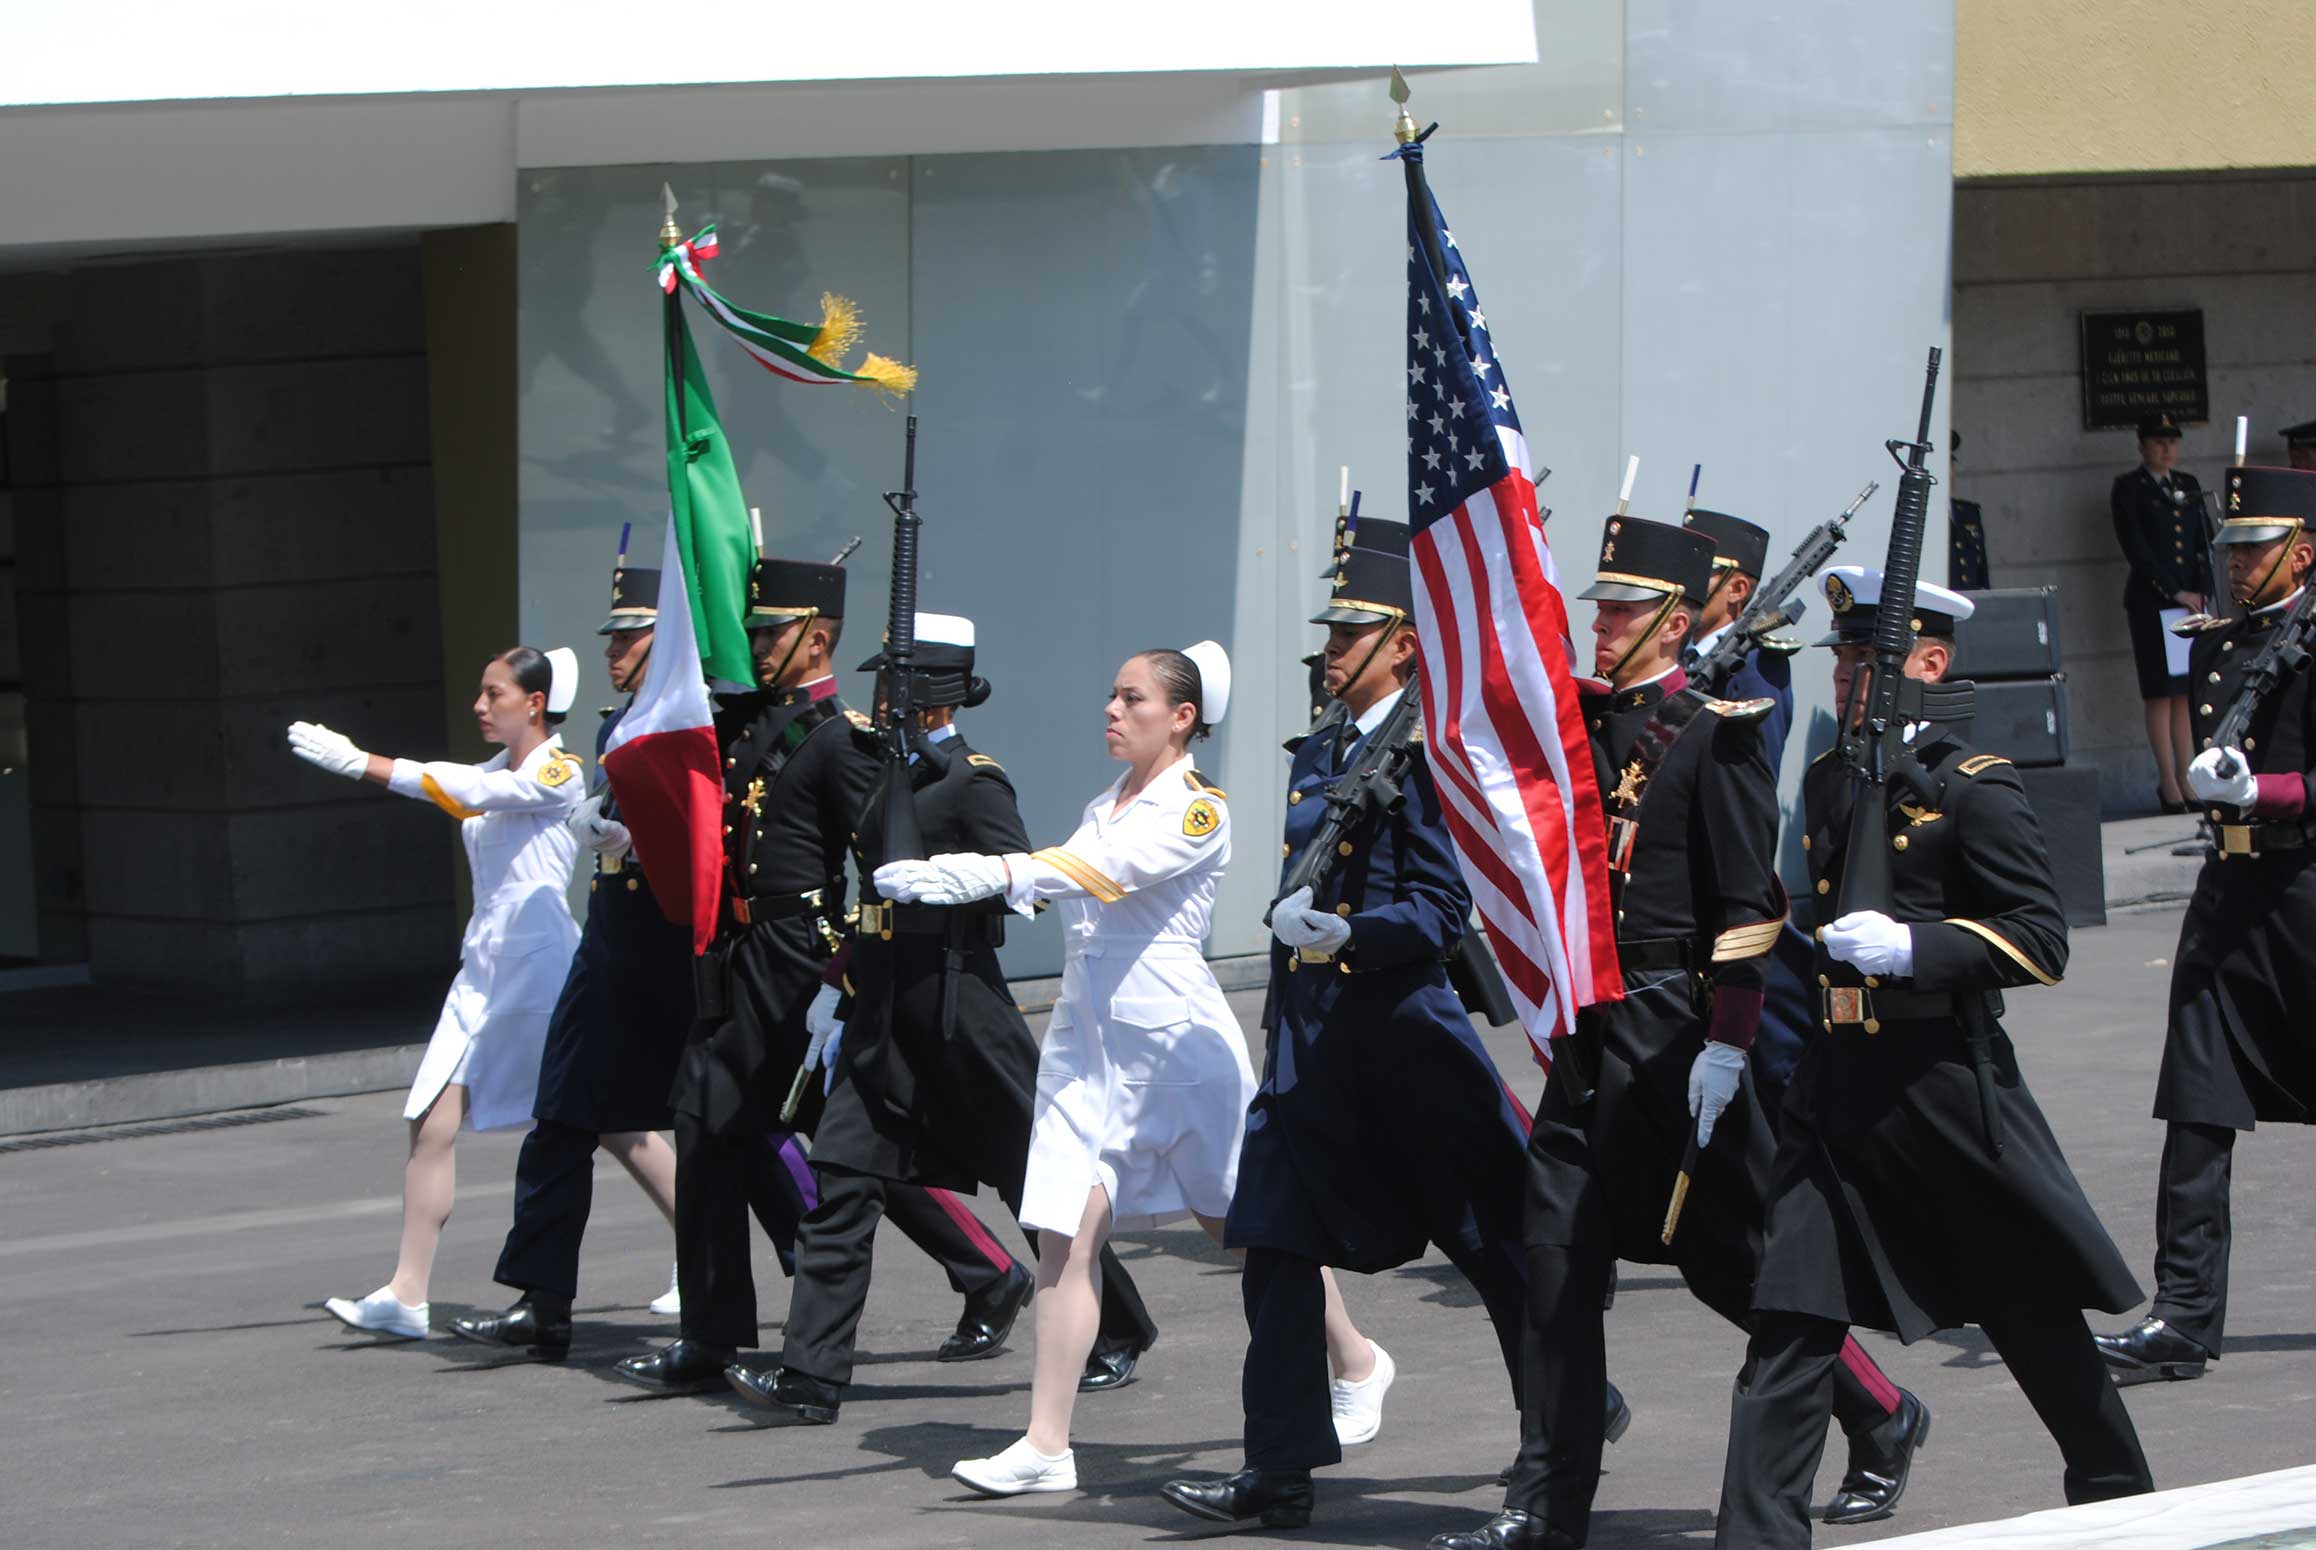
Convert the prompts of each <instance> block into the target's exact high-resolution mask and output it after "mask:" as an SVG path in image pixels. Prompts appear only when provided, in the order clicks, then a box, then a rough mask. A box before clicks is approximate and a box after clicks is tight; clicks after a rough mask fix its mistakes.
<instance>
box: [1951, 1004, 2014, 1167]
mask: <svg viewBox="0 0 2316 1550" xmlns="http://www.w3.org/2000/svg"><path fill="white" fill-rule="evenodd" d="M1954 1004H1955V1007H1956V1009H1957V1010H1958V1011H1959V1012H1960V1013H1961V1016H1962V1042H1963V1045H1964V1047H1965V1048H1967V1049H1968V1050H1969V1051H1970V1071H1971V1074H1972V1075H1973V1076H1974V1077H1976V1078H1977V1079H1978V1127H1979V1129H1980V1130H1981V1131H1983V1132H1984V1133H1985V1135H1986V1150H1987V1153H1988V1155H1989V1156H1993V1157H2000V1156H2001V1155H2002V1142H2003V1135H2002V1110H2001V1108H2000V1107H1998V1106H1997V1104H1996V1102H1995V1094H1994V1029H1993V1026H1992V1023H1993V1018H1992V1017H1991V1016H1990V1015H1989V1014H1988V1012H1987V1009H1986V997H1985V996H1983V995H1981V994H1978V993H1977V992H1975V991H1974V992H1970V993H1967V994H1964V995H1960V996H1956V997H1955V998H1954Z"/></svg>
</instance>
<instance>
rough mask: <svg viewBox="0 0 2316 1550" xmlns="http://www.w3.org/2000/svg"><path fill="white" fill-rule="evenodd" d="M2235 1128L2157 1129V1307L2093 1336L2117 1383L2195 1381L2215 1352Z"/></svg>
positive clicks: (2221, 1316) (2222, 1307) (2223, 1317)
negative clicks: (2160, 1144)
mask: <svg viewBox="0 0 2316 1550" xmlns="http://www.w3.org/2000/svg"><path fill="white" fill-rule="evenodd" d="M2235 1146H2236V1133H2235V1132H2234V1131H2233V1130H2230V1129H2229V1128H2228V1127H2227V1126H2225V1125H2189V1124H2181V1123H2178V1122H2176V1121H2174V1122H2173V1123H2172V1124H2170V1125H2169V1126H2167V1127H2165V1129H2164V1133H2163V1162H2162V1164H2161V1166H2160V1168H2159V1170H2158V1180H2157V1185H2156V1194H2155V1306H2153V1307H2152V1308H2150V1309H2148V1310H2147V1317H2146V1318H2144V1319H2141V1320H2140V1321H2139V1322H2138V1323H2137V1324H2135V1325H2133V1326H2132V1327H2131V1328H2130V1329H2127V1330H2125V1331H2123V1332H2122V1333H2121V1334H2118V1335H2101V1336H2099V1337H2098V1342H2099V1354H2100V1355H2101V1356H2103V1357H2105V1358H2106V1360H2107V1365H2108V1366H2109V1367H2110V1368H2112V1369H2113V1370H2114V1375H2115V1381H2116V1382H2117V1383H2123V1384H2132V1383H2146V1382H2150V1381H2152V1380H2156V1379H2162V1378H2173V1379H2180V1378H2200V1377H2202V1376H2203V1369H2204V1365H2205V1363H2206V1362H2208V1361H2210V1360H2211V1359H2213V1358H2215V1357H2217V1356H2218V1355H2219V1349H2220V1341H2221V1339H2222V1338H2223V1336H2224V1334H2225V1332H2226V1329H2227V1314H2228V1238H2229V1224H2228V1184H2229V1176H2230V1174H2231V1173H2232V1172H2233V1167H2234V1161H2235Z"/></svg>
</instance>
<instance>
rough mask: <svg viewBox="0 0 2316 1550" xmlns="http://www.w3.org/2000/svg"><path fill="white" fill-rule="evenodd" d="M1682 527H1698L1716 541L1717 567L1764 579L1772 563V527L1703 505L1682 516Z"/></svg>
mask: <svg viewBox="0 0 2316 1550" xmlns="http://www.w3.org/2000/svg"><path fill="white" fill-rule="evenodd" d="M1681 525H1682V526H1683V527H1691V528H1695V529H1696V530H1697V531H1698V532H1700V533H1702V534H1704V535H1705V536H1706V537H1707V538H1710V539H1711V540H1713V564H1714V566H1715V567H1716V568H1718V569H1725V570H1734V571H1736V572H1737V574H1738V575H1740V576H1751V577H1752V578H1753V579H1754V580H1755V581H1759V580H1760V579H1761V575H1762V572H1763V570H1764V569H1765V568H1767V566H1768V564H1769V529H1767V528H1765V527H1761V526H1758V525H1757V524H1755V523H1751V522H1748V521H1746V520H1745V519H1744V518H1743V517H1733V516H1731V515H1729V513H1727V512H1726V511H1707V510H1705V509H1704V508H1703V507H1702V506H1700V507H1697V508H1695V509H1694V510H1692V511H1691V512H1690V513H1689V514H1688V515H1687V516H1685V517H1683V518H1682V519H1681Z"/></svg>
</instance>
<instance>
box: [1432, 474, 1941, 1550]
mask: <svg viewBox="0 0 2316 1550" xmlns="http://www.w3.org/2000/svg"><path fill="white" fill-rule="evenodd" d="M1712 564H1713V543H1712V540H1711V539H1709V538H1708V537H1706V536H1705V535H1704V534H1703V533H1700V532H1697V531H1694V530H1692V529H1687V528H1678V527H1673V526H1671V525H1670V524H1667V523H1660V522H1647V521H1642V520H1640V519H1637V518H1631V517H1612V518H1610V519H1609V521H1608V523H1607V526H1606V529H1605V531H1604V533H1603V536H1602V540H1601V552H1600V566H1599V576H1598V578H1597V579H1596V581H1595V582H1594V584H1593V585H1592V586H1591V587H1590V588H1588V589H1587V590H1586V591H1585V592H1584V593H1583V596H1584V597H1586V598H1588V599H1592V600H1594V601H1596V602H1597V603H1598V604H1599V605H1600V615H1599V619H1598V620H1597V622H1596V623H1595V624H1594V627H1593V633H1594V635H1595V636H1596V638H1597V640H1598V646H1597V648H1596V669H1597V671H1598V672H1599V674H1600V676H1601V677H1603V678H1605V679H1606V680H1607V681H1608V683H1609V685H1610V692H1609V693H1607V694H1604V695H1590V696H1587V697H1586V700H1585V716H1586V720H1587V723H1588V724H1589V726H1590V728H1591V730H1592V738H1593V754H1594V760H1595V764H1596V766H1597V769H1598V773H1599V776H1600V789H1601V791H1602V792H1603V793H1604V796H1603V804H1604V807H1605V809H1606V812H1607V816H1608V824H1609V867H1610V877H1609V880H1608V881H1609V886H1610V889H1611V897H1612V900H1613V902H1614V904H1615V907H1616V911H1617V958H1618V962H1619V964H1620V966H1621V968H1622V970H1623V973H1624V992H1625V994H1624V999H1623V1000H1621V1001H1615V1002H1605V1003H1602V1004H1601V1005H1598V1006H1595V1007H1591V1008H1588V1009H1586V1010H1585V1011H1584V1012H1583V1013H1582V1014H1581V1015H1580V1016H1579V1018H1578V1023H1577V1029H1576V1032H1575V1033H1574V1034H1573V1035H1572V1036H1570V1038H1569V1039H1568V1040H1567V1041H1566V1047H1563V1048H1561V1049H1558V1050H1556V1051H1555V1057H1554V1062H1553V1072H1552V1079H1551V1080H1550V1081H1549V1082H1548V1083H1547V1084H1546V1085H1545V1089H1544V1098H1543V1102H1542V1103H1541V1104H1540V1105H1538V1109H1537V1114H1536V1120H1535V1126H1534V1129H1533V1131H1532V1132H1531V1134H1530V1137H1529V1144H1528V1195H1527V1207H1528V1209H1527V1224H1526V1238H1527V1261H1528V1298H1527V1310H1526V1330H1525V1333H1524V1337H1523V1343H1522V1351H1523V1355H1524V1360H1525V1363H1526V1371H1525V1374H1524V1376H1523V1380H1522V1384H1521V1400H1522V1410H1521V1439H1520V1457H1519V1460H1518V1462H1516V1463H1515V1464H1514V1465H1513V1469H1512V1479H1511V1488H1510V1490H1509V1492H1508V1493H1507V1495H1506V1497H1505V1501H1504V1509H1503V1511H1502V1512H1501V1513H1499V1514H1498V1515H1497V1517H1496V1518H1495V1519H1494V1520H1492V1521H1491V1522H1489V1523H1488V1524H1486V1525H1485V1526H1484V1527H1482V1528H1480V1529H1478V1530H1475V1531H1471V1532H1467V1533H1460V1534H1448V1535H1442V1536H1440V1537H1438V1538H1436V1539H1434V1540H1433V1541H1432V1544H1433V1546H1434V1547H1435V1550H1512V1547H1523V1550H1524V1547H1541V1546H1556V1545H1581V1544H1583V1543H1584V1541H1585V1537H1586V1534H1587V1532H1588V1531H1589V1526H1590V1519H1591V1512H1592V1499H1593V1495H1594V1493H1595V1491H1596V1489H1597V1487H1598V1484H1599V1477H1600V1455H1601V1444H1602V1442H1603V1440H1604V1438H1603V1433H1602V1430H1601V1418H1602V1415H1603V1413H1604V1411H1603V1403H1602V1398H1603V1385H1604V1384H1605V1382H1606V1347H1605V1339H1604V1332H1603V1329H1602V1316H1601V1304H1602V1299H1603V1296H1604V1294H1605V1293H1606V1291H1607V1288H1608V1278H1609V1274H1610V1270H1611V1267H1612V1266H1613V1265H1614V1263H1615V1262H1616V1261H1617V1260H1618V1259H1620V1258H1621V1259H1631V1260H1637V1261H1640V1262H1643V1263H1649V1264H1670V1265H1673V1266H1675V1267H1676V1268H1678V1270H1679V1271H1680V1274H1681V1279H1682V1280H1683V1281H1684V1282H1685V1283H1687V1285H1688V1287H1689V1290H1690V1291H1691V1292H1692V1293H1694V1294H1695V1295H1696V1297H1697V1299H1698V1300H1699V1301H1701V1302H1703V1303H1704V1304H1705V1305H1706V1306H1707V1307H1709V1308H1711V1309H1713V1311H1715V1312H1716V1313H1719V1314H1720V1315H1721V1316H1722V1317H1724V1318H1726V1319H1728V1320H1730V1321H1731V1322H1732V1323H1734V1324H1736V1325H1738V1326H1739V1327H1740V1328H1750V1327H1751V1323H1752V1307H1753V1294H1754V1281H1755V1277H1756V1275H1757V1274H1758V1273H1759V1271H1760V1266H1761V1223H1762V1207H1761V1202H1762V1197H1763V1194H1764V1192H1765V1189H1766V1186H1767V1184H1768V1178H1769V1162H1770V1158H1771V1155H1772V1151H1773V1146H1774V1142H1773V1140H1772V1138H1771V1134H1770V1131H1769V1127H1768V1126H1767V1124H1766V1123H1765V1122H1764V1120H1763V1118H1762V1116H1761V1114H1760V1112H1759V1109H1758V1106H1757V1101H1756V1099H1755V1097H1754V1094H1753V1082H1752V1074H1751V1072H1750V1070H1749V1069H1748V1063H1747V1059H1746V1051H1747V1049H1748V1048H1749V1047H1750V1046H1751V1044H1752V1042H1753V1037H1754V1032H1755V1029H1756V1026H1757V1024H1758V1022H1759V1020H1760V1015H1761V1003H1762V983H1763V969H1764V962H1765V957H1766V955H1767V953H1768V952H1769V950H1770V948H1771V946H1772V944H1774V943H1775V941H1776V940H1777V934H1778V932H1779V930H1780V929H1781V928H1782V925H1783V922H1784V919H1785V894H1784V890H1783V889H1782V888H1781V887H1780V886H1779V884H1778V881H1777V876H1776V873H1775V870H1774V868H1773V864H1772V859H1771V849H1772V845H1773V842H1774V840H1775V837H1776V833H1777V805H1776V802H1777V799H1776V786H1775V782H1774V778H1773V777H1772V775H1771V774H1770V770H1769V762H1768V758H1767V755H1766V752H1765V750H1764V749H1763V746H1762V740H1761V730H1762V729H1761V722H1762V720H1763V718H1764V717H1765V716H1766V714H1767V712H1768V709H1769V706H1768V704H1767V702H1766V701H1761V700H1753V701H1728V700H1712V699H1708V698H1706V697H1705V696H1703V695H1702V694H1694V695H1692V694H1689V693H1687V692H1686V690H1687V680H1686V677H1685V675H1684V674H1683V673H1682V672H1681V669H1680V668H1679V666H1678V665H1677V663H1678V653H1679V651H1680V648H1681V645H1682V643H1683V642H1684V641H1685V639H1686V638H1687V635H1688V631H1689V624H1690V620H1691V618H1692V616H1693V610H1694V608H1695V607H1696V605H1697V601H1698V599H1700V598H1702V596H1703V595H1704V592H1705V590H1706V587H1707V586H1708V584H1709V580H1708V578H1709V576H1710V573H1711V570H1712ZM1692 1130H1693V1131H1694V1134H1695V1136H1696V1138H1697V1142H1698V1154H1697V1160H1696V1164H1695V1167H1694V1171H1693V1174H1692V1183H1691V1187H1690V1189H1689V1191H1688V1195H1687V1199H1686V1209H1685V1211H1684V1214H1683V1215H1682V1216H1681V1218H1680V1222H1679V1227H1678V1230H1677V1232H1676V1233H1675V1234H1674V1237H1673V1241H1672V1242H1671V1244H1669V1245H1668V1244H1666V1243H1665V1242H1664V1241H1663V1231H1664V1226H1665V1221H1666V1216H1667V1206H1668V1204H1669V1202H1670V1200H1671V1197H1672V1194H1673V1191H1674V1185H1675V1179H1676V1176H1677V1175H1678V1173H1679V1172H1680V1169H1681V1166H1682V1163H1683V1158H1684V1152H1685V1150H1686V1148H1687V1145H1688V1141H1689V1137H1690V1135H1691V1133H1692ZM1843 1344H1844V1343H1843V1342H1841V1341H1839V1340H1837V1341H1836V1349H1837V1353H1840V1354H1841V1355H1843V1356H1844V1358H1845V1359H1843V1360H1841V1361H1840V1362H1839V1364H1838V1372H1839V1380H1838V1383H1837V1392H1838V1400H1837V1404H1838V1409H1839V1413H1840V1417H1841V1420H1842V1425H1843V1430H1844V1431H1845V1432H1846V1433H1847V1434H1848V1435H1849V1437H1850V1439H1851V1475H1852V1479H1851V1480H1850V1481H1845V1491H1849V1490H1850V1489H1852V1488H1853V1487H1856V1488H1857V1489H1859V1490H1860V1491H1870V1490H1871V1489H1872V1485H1871V1484H1870V1483H1869V1482H1868V1481H1867V1480H1866V1478H1865V1477H1866V1476H1867V1475H1869V1474H1872V1475H1874V1476H1875V1477H1876V1478H1877V1479H1879V1480H1894V1481H1896V1482H1898V1483H1901V1484H1902V1482H1903V1479H1904V1476H1905V1470H1906V1467H1907V1464H1908V1461H1909V1460H1910V1457H1911V1454H1912V1451H1913V1449H1914V1447H1915V1446H1917V1445H1918V1444H1919V1441H1920V1431H1921V1427H1922V1421H1921V1419H1920V1417H1921V1416H1922V1414H1923V1412H1922V1411H1921V1408H1920V1405H1919V1403H1918V1402H1914V1401H1912V1400H1911V1398H1910V1396H1903V1395H1902V1393H1901V1391H1898V1390H1896V1389H1895V1388H1893V1387H1892V1385H1891V1384H1890V1383H1889V1380H1888V1379H1887V1378H1884V1377H1883V1376H1882V1375H1881V1373H1880V1372H1879V1371H1878V1370H1877V1369H1875V1368H1874V1367H1873V1366H1872V1364H1871V1362H1870V1361H1868V1360H1867V1359H1866V1358H1865V1353H1864V1352H1863V1351H1862V1350H1858V1349H1857V1348H1856V1346H1855V1344H1854V1343H1850V1344H1849V1348H1848V1350H1847V1352H1842V1351H1841V1347H1842V1346H1843ZM1901 1399H1903V1400H1905V1401H1906V1403H1905V1405H1904V1406H1903V1407H1901V1406H1900V1405H1898V1404H1897V1403H1895V1402H1896V1401H1899V1400H1901ZM1893 1411H1895V1412H1896V1414H1895V1415H1894V1414H1893ZM1884 1494H1885V1496H1886V1497H1887V1498H1888V1499H1894V1497H1895V1490H1894V1489H1892V1490H1888V1491H1886V1492H1885V1493H1884ZM1881 1505H1882V1506H1883V1508H1884V1509H1885V1510H1886V1507H1887V1505H1888V1501H1887V1500H1885V1501H1883V1502H1882V1503H1881Z"/></svg>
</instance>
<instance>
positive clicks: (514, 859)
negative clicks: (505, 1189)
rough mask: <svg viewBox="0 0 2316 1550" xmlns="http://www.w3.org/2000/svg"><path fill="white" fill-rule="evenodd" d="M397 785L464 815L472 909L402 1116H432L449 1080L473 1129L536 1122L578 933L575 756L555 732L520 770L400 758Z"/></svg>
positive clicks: (583, 793) (503, 760) (583, 791)
mask: <svg viewBox="0 0 2316 1550" xmlns="http://www.w3.org/2000/svg"><path fill="white" fill-rule="evenodd" d="M390 786H391V788H392V789H393V790H394V791H395V792H396V793H397V794H399V795H401V796H406V797H417V798H419V799H421V800H423V801H431V802H433V803H434V804H435V805H436V806H438V807H440V808H441V809H442V810H443V811H444V812H446V813H448V814H450V815H451V816H452V817H453V818H456V819H458V820H459V838H460V839H462V840H464V841H465V842H466V862H467V868H468V870H469V871H470V872H472V873H473V875H474V914H473V915H472V916H470V917H468V919H467V923H466V936H465V939H464V940H463V941H462V942H461V943H460V944H459V964H458V978H456V979H454V980H452V981H451V982H450V994H449V996H448V997H446V998H445V999H444V1001H443V1003H442V1017H441V1019H440V1020H439V1021H438V1022H436V1023H435V1025H434V1037H433V1038H432V1039H430V1040H429V1041H428V1042H427V1045H426V1058H425V1059H423V1060H421V1061H420V1062H419V1063H418V1079H417V1080H416V1081H415V1082H413V1083H411V1085H410V1101H409V1102H408V1103H406V1104H404V1105H403V1106H402V1117H403V1118H404V1119H416V1118H418V1117H419V1116H420V1115H422V1114H424V1113H425V1112H426V1110H427V1108H428V1106H429V1105H431V1104H432V1103H433V1102H434V1100H435V1099H437V1098H439V1097H441V1096H442V1090H443V1088H445V1087H447V1086H448V1085H450V1084H451V1083H452V1082H459V1083H463V1084H464V1085H465V1087H466V1090H467V1123H468V1124H469V1125H471V1126H472V1127H473V1128H475V1129H476V1130H497V1129H500V1128H503V1127H505V1126H509V1125H527V1124H529V1123H530V1122H531V1106H532V1103H533V1102H534V1100H535V1099H536V1098H537V1096H538V1091H539V1056H540V1052H541V1051H542V1050H543V1049H544V1048H545V1047H546V1042H547V1020H548V1017H549V1015H550V1014H551V1013H553V1011H554V1010H555V1000H556V998H557V997H558V996H559V995H561V993H562V990H563V980H564V977H565V976H566V975H567V974H569V972H570V970H571V954H572V952H573V951H574V950H575V949H576V948H577V947H578V945H579V927H578V925H577V923H576V922H574V921H573V920H572V918H571V906H570V904H569V903H568V902H567V901H566V900H565V898H564V890H565V889H566V888H568V887H569V886H570V883H571V866H572V863H573V862H574V861H576V860H577V859H578V856H579V840H578V837H577V836H576V835H574V834H572V832H571V831H570V830H569V829H566V828H565V827H563V820H564V818H565V816H567V815H568V814H569V813H570V811H571V809H572V808H574V807H576V806H578V805H579V804H580V803H581V802H583V801H585V800H586V797H587V782H586V781H585V780H583V779H581V778H580V766H579V761H578V760H577V759H575V758H573V757H572V756H571V755H570V754H567V753H565V752H564V751H563V740H562V739H561V738H559V737H550V738H548V739H547V740H546V741H545V742H544V743H541V744H540V745H539V746H538V747H537V748H534V749H532V750H531V754H530V757H529V758H527V759H525V760H524V761H523V762H522V764H521V765H520V766H519V767H517V768H514V769H509V768H507V756H506V755H505V754H503V753H502V754H500V755H499V756H498V757H496V758H494V759H492V760H490V761H489V762H488V763H485V764H451V763H447V762H437V763H432V764H420V763H417V762H416V761H414V760H410V759H397V760H395V761H394V777H393V780H392V781H391V782H390Z"/></svg>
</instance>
